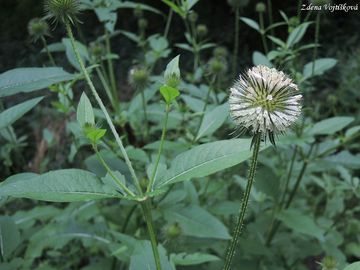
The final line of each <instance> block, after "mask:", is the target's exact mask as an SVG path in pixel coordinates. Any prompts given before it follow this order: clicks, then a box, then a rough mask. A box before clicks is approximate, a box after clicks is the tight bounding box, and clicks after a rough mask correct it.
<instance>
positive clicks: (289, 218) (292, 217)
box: [277, 209, 324, 241]
mask: <svg viewBox="0 0 360 270" xmlns="http://www.w3.org/2000/svg"><path fill="white" fill-rule="evenodd" d="M277 218H278V219H279V220H281V221H282V222H284V224H285V225H286V226H287V227H289V228H290V229H292V230H294V231H296V232H299V233H303V234H306V235H310V236H314V237H316V238H318V239H319V240H320V241H323V240H324V232H323V230H322V229H320V228H319V227H318V226H317V225H316V223H315V222H314V220H313V219H312V218H310V217H309V216H306V215H304V214H302V213H301V212H299V211H298V210H295V209H288V210H284V211H282V212H280V213H279V214H278V215H277Z"/></svg>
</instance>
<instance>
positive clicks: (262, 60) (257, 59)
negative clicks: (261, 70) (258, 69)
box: [252, 52, 272, 67]
mask: <svg viewBox="0 0 360 270" xmlns="http://www.w3.org/2000/svg"><path fill="white" fill-rule="evenodd" d="M252 60H253V63H254V65H264V66H267V67H272V64H271V63H270V61H269V59H268V58H267V57H266V56H265V55H263V54H262V53H261V52H254V53H253V56H252Z"/></svg>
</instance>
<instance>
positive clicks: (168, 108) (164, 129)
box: [147, 104, 170, 192]
mask: <svg viewBox="0 0 360 270" xmlns="http://www.w3.org/2000/svg"><path fill="white" fill-rule="evenodd" d="M169 112H170V104H166V109H165V120H164V125H163V128H162V132H161V139H160V145H159V150H158V154H157V157H156V161H155V167H154V169H153V172H152V175H151V178H150V182H149V185H148V187H147V192H150V191H152V189H153V186H154V182H155V177H156V173H157V169H158V166H159V162H160V157H161V153H162V150H163V147H164V141H165V136H166V130H167V123H168V119H169Z"/></svg>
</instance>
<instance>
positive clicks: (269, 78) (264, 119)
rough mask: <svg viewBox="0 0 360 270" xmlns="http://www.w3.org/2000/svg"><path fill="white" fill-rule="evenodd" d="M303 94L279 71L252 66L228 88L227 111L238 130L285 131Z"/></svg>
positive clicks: (258, 132) (271, 135)
mask: <svg viewBox="0 0 360 270" xmlns="http://www.w3.org/2000/svg"><path fill="white" fill-rule="evenodd" d="M301 99H302V95H301V94H300V93H299V89H298V87H297V85H296V84H295V83H294V82H293V81H292V79H290V78H289V77H288V76H287V75H285V74H284V73H283V72H282V71H278V70H276V69H275V68H269V67H266V66H261V65H260V66H255V67H253V68H251V69H249V70H248V71H247V72H246V73H245V74H241V75H240V76H239V80H237V81H236V82H235V84H234V85H233V86H232V87H231V88H230V97H229V104H230V114H231V116H232V118H233V120H234V122H235V123H236V124H237V126H238V127H239V129H240V131H244V130H251V131H252V132H253V133H254V135H262V136H264V137H265V138H266V136H269V139H270V141H271V143H273V144H275V142H274V134H275V135H276V134H279V133H284V132H285V131H286V130H287V129H288V128H289V127H290V126H291V125H292V124H293V123H294V122H295V121H296V119H297V118H298V117H299V115H300V113H301Z"/></svg>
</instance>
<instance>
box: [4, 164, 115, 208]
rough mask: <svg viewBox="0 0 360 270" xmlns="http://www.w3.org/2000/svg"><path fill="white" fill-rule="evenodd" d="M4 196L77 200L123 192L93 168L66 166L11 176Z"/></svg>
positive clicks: (107, 196) (102, 197) (109, 196)
mask: <svg viewBox="0 0 360 270" xmlns="http://www.w3.org/2000/svg"><path fill="white" fill-rule="evenodd" d="M1 196H12V197H18V198H29V199H35V200H43V201H51V202H73V201H86V200H95V199H104V198H117V197H119V194H118V193H117V192H116V191H115V190H114V189H113V188H112V187H110V186H107V185H105V184H104V183H103V182H102V181H101V180H100V179H99V178H98V177H96V176H95V175H94V174H92V173H91V172H88V171H84V170H79V169H66V170H57V171H50V172H47V173H44V174H42V175H29V174H20V175H15V176H11V177H9V178H8V179H6V180H5V181H4V182H3V183H2V184H1V185H0V197H1Z"/></svg>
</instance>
